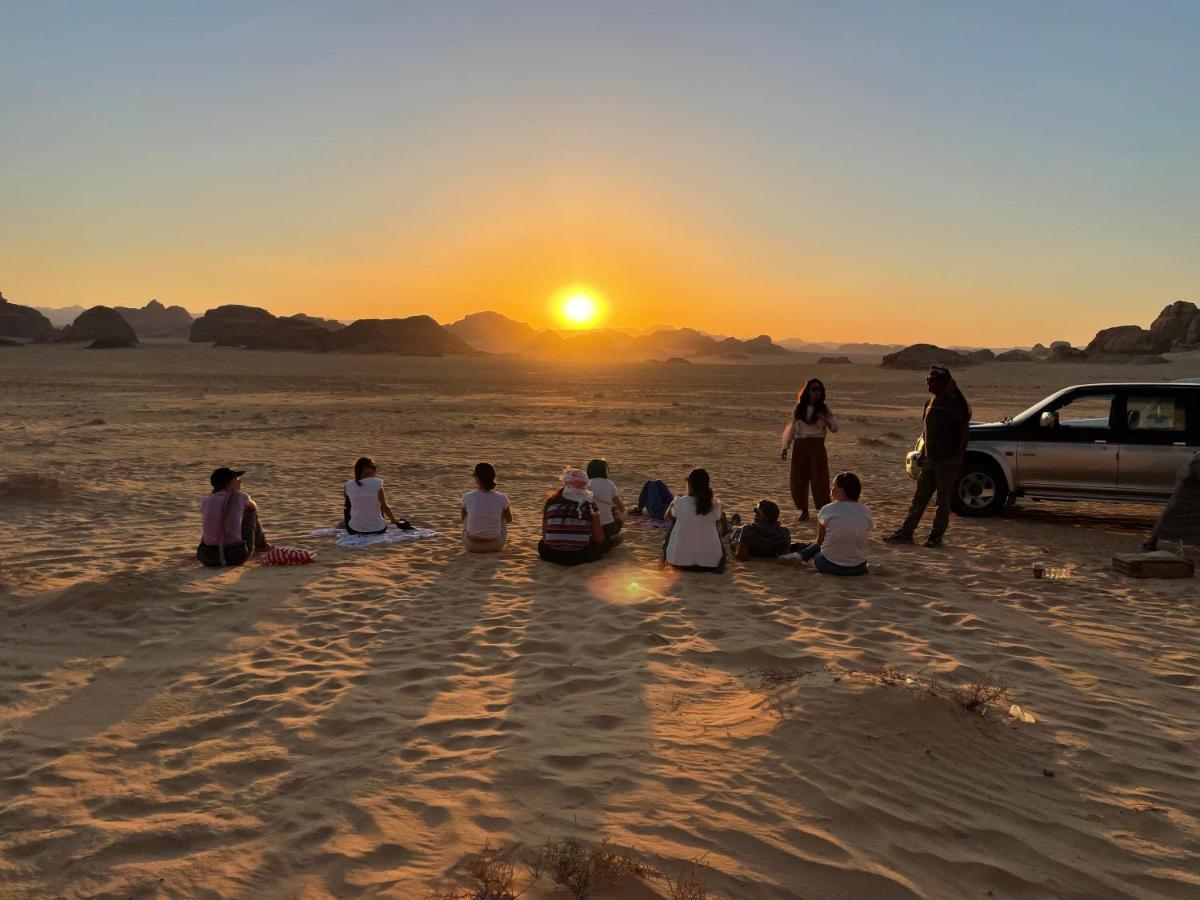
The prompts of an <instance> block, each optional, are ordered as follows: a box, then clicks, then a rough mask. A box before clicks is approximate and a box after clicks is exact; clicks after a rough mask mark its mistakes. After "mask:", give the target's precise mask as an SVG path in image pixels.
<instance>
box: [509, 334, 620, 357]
mask: <svg viewBox="0 0 1200 900" xmlns="http://www.w3.org/2000/svg"><path fill="white" fill-rule="evenodd" d="M633 346H634V341H633V339H632V338H630V337H629V335H627V334H622V333H621V332H619V331H609V330H604V331H584V332H580V333H578V334H571V333H569V332H568V333H567V334H559V333H557V332H555V331H543V332H540V333H539V334H537V335H536V336H535V337H534V339H533V340H531V341H530V342H529V343H528V344H527V345H526V346H525V348H524V350H523V351H522V352H523V353H524V354H525V355H526V356H532V357H535V358H537V359H567V358H570V359H586V360H589V361H596V362H616V361H617V360H619V359H622V358H623V354H624V353H625V352H628V351H629V350H630V349H631V348H632V347H633Z"/></svg>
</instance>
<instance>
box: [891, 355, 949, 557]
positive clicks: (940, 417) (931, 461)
mask: <svg viewBox="0 0 1200 900" xmlns="http://www.w3.org/2000/svg"><path fill="white" fill-rule="evenodd" d="M925 383H926V384H927V385H928V386H929V393H931V394H932V395H933V396H932V397H931V398H930V399H929V400H928V401H926V403H925V415H924V420H925V445H924V450H923V451H922V454H921V459H920V465H921V474H920V476H919V477H918V478H917V489H916V492H915V493H914V494H913V501H912V506H910V507H909V509H908V516H907V517H906V518H905V519H904V524H903V525H901V526H900V527H899V528H898V529H896V532H895V533H894V534H891V535H889V536H888V537H885V538H884V540H885V541H887V542H888V543H891V544H911V543H912V541H913V532H914V531H916V530H917V526H918V525H919V524H920V523H921V517H922V516H923V515H924V514H925V508H926V507H927V506H929V501H930V500H931V499H932V498H933V495H934V494H935V493H936V494H937V510H936V512H934V515H933V527H932V528H931V529H930V531H929V538H928V539H927V540H926V541H925V546H926V547H940V546H942V535H944V534H945V533H946V526H947V525H949V524H950V496H951V494H952V493H953V491H954V483H955V482H956V481H957V480H958V473H959V472H960V471H961V470H962V464H963V454H965V453H966V451H967V439H968V436H969V428H968V426H969V425H970V422H971V407H970V406H968V405H967V400H966V398H965V397H964V396H963V395H962V392H961V391H959V389H958V385H956V384H955V383H954V379H953V378H952V377H951V376H950V370H949V369H947V368H945V367H944V366H933V367H932V368H931V369H930V370H929V375H928V377H926V379H925Z"/></svg>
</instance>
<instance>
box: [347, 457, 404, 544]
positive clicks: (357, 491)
mask: <svg viewBox="0 0 1200 900" xmlns="http://www.w3.org/2000/svg"><path fill="white" fill-rule="evenodd" d="M378 471H379V468H378V467H377V466H376V465H375V460H373V459H371V457H369V456H362V457H359V459H358V461H357V462H355V463H354V477H353V478H351V479H350V480H349V481H347V482H346V488H345V491H344V493H345V496H346V507H345V515H344V516H343V519H342V522H343V524H344V525H345V526H346V530H347V531H348V532H350V533H351V534H383V532H385V531H387V526H388V522H391V523H392V524H393V525H396V524H398V523H397V522H396V517H395V516H394V515H392V510H391V509H390V508H389V507H388V504H387V495H386V494H384V492H383V479H382V478H380V477H379V475H378V474H377V473H378Z"/></svg>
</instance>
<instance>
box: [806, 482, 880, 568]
mask: <svg viewBox="0 0 1200 900" xmlns="http://www.w3.org/2000/svg"><path fill="white" fill-rule="evenodd" d="M860 497H862V481H861V480H859V477H858V476H857V475H855V474H854V473H853V472H840V473H838V476H837V477H836V478H835V479H834V480H833V502H832V503H827V504H825V505H824V506H822V507H821V511H820V512H819V513H818V514H817V524H818V528H817V542H816V543H815V544H809V545H808V546H807V547H802V548H801V549H800V556H801V558H802V559H806V560H812V562H813V564H814V565H815V566H816V567H817V571H818V572H821V573H822V574H824V575H866V574H867V535H868V534H869V533H870V532H871V529H873V528H874V527H875V520H874V519H873V518H872V517H871V510H870V509H868V508H867V506H866V504H864V503H862V502H861V501H860V500H859V498H860Z"/></svg>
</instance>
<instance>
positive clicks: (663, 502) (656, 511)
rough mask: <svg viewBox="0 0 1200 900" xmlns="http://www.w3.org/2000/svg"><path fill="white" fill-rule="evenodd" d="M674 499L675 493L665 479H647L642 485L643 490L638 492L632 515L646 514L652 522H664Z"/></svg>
mask: <svg viewBox="0 0 1200 900" xmlns="http://www.w3.org/2000/svg"><path fill="white" fill-rule="evenodd" d="M674 499H675V495H674V494H672V493H671V489H670V488H669V487H667V483H666V482H665V481H659V480H657V479H655V480H653V481H647V482H646V483H645V484H643V485H642V490H641V492H640V493H639V494H638V502H637V506H635V507H634V508H633V510H632V512H631V513H630V515H633V516H642V515H646V516H649V517H650V520H651V521H652V522H662V521H663V520H665V519H666V517H667V510H668V509H670V507H671V501H672V500H674Z"/></svg>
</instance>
